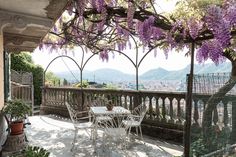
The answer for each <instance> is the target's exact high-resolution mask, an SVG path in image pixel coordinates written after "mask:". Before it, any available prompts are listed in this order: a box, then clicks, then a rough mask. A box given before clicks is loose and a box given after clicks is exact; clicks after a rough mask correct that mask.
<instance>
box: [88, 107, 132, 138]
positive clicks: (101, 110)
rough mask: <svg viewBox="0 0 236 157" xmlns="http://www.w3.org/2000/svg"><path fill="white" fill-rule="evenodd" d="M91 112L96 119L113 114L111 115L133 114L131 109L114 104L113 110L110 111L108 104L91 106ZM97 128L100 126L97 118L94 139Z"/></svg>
mask: <svg viewBox="0 0 236 157" xmlns="http://www.w3.org/2000/svg"><path fill="white" fill-rule="evenodd" d="M90 113H91V114H92V115H94V118H95V119H96V118H97V117H100V116H111V115H116V116H119V115H120V116H128V115H130V114H131V112H130V111H129V110H127V109H125V108H124V107H121V106H114V107H113V109H112V110H111V111H108V110H107V108H106V106H96V107H90ZM97 128H98V121H96V120H95V135H94V137H95V138H94V139H96V138H97Z"/></svg>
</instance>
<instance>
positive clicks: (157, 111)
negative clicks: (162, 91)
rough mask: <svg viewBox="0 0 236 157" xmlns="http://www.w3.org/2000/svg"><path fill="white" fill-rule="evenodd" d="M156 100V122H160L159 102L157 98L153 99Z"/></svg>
mask: <svg viewBox="0 0 236 157" xmlns="http://www.w3.org/2000/svg"><path fill="white" fill-rule="evenodd" d="M155 99H156V104H155V106H156V120H157V121H160V107H159V102H158V97H155Z"/></svg>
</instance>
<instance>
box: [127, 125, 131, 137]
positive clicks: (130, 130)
mask: <svg viewBox="0 0 236 157" xmlns="http://www.w3.org/2000/svg"><path fill="white" fill-rule="evenodd" d="M130 131H131V127H129V132H128V139H130Z"/></svg>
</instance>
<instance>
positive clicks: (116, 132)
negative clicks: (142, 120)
mask: <svg viewBox="0 0 236 157" xmlns="http://www.w3.org/2000/svg"><path fill="white" fill-rule="evenodd" d="M105 134H106V135H108V136H110V137H114V138H116V137H124V136H126V130H125V129H124V128H106V129H105Z"/></svg>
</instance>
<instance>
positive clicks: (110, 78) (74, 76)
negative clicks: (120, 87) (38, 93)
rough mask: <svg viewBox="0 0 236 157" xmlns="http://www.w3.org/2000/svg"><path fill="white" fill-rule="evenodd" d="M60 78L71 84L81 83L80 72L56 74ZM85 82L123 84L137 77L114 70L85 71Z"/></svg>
mask: <svg viewBox="0 0 236 157" xmlns="http://www.w3.org/2000/svg"><path fill="white" fill-rule="evenodd" d="M55 74H56V75H57V76H58V77H60V78H65V79H66V80H68V81H70V82H77V81H80V71H79V70H73V71H71V72H69V71H66V72H57V73H55ZM83 80H88V81H96V82H123V81H132V80H135V75H130V74H125V73H123V72H121V71H119V70H114V69H99V70H95V71H87V70H85V71H83Z"/></svg>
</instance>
